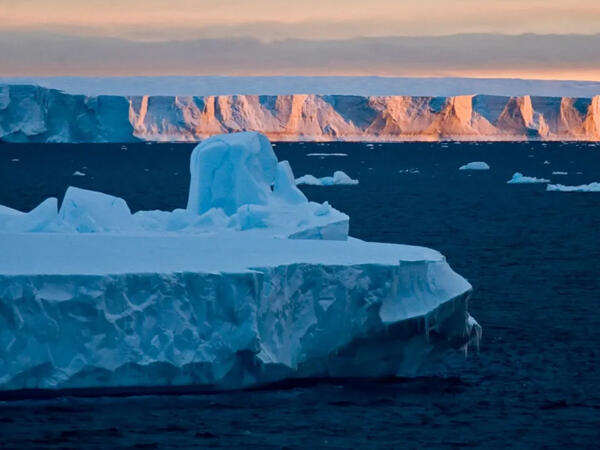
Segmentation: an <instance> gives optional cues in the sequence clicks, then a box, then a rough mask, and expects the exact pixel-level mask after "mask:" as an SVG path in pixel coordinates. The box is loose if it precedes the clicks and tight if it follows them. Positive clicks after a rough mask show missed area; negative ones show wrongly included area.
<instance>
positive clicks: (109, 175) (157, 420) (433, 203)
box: [0, 143, 600, 449]
mask: <svg viewBox="0 0 600 450" xmlns="http://www.w3.org/2000/svg"><path fill="white" fill-rule="evenodd" d="M192 148H193V146H191V145H184V144H179V145H173V144H154V145H146V144H135V145H127V146H126V147H123V148H122V147H121V145H45V146H44V145H8V144H4V145H0V204H4V205H7V206H11V207H14V208H17V209H23V210H27V209H30V208H32V207H34V206H35V205H36V204H38V203H39V202H40V201H41V200H43V199H44V198H46V197H48V196H57V197H59V198H62V195H63V194H64V191H65V188H66V187H67V186H68V185H75V186H79V187H83V188H90V189H96V190H101V191H104V192H107V193H110V194H114V195H119V196H122V197H124V198H125V199H126V200H127V201H128V203H129V205H130V207H131V208H132V209H133V210H138V209H154V208H161V209H173V208H176V207H182V206H184V205H185V203H186V196H187V188H188V183H189V174H188V158H189V154H190V152H191V150H192ZM275 150H276V152H277V154H278V157H279V158H280V159H288V160H289V161H290V163H291V165H292V168H293V170H294V173H295V174H296V176H301V175H304V174H307V173H310V174H313V175H315V176H325V175H331V174H332V173H333V171H334V170H339V169H341V170H344V171H345V172H346V173H348V175H350V176H351V177H352V178H358V179H359V180H360V184H359V185H358V186H334V187H313V186H305V187H302V189H303V191H304V192H305V193H306V194H307V195H308V197H309V198H310V199H312V200H315V201H324V200H328V201H329V202H330V203H331V204H332V205H333V206H335V207H336V208H338V209H340V210H342V211H344V212H346V213H348V214H349V215H350V217H351V223H350V231H351V234H352V235H353V236H356V237H359V238H363V239H367V240H372V241H383V242H396V243H406V244H416V245H424V246H428V247H432V248H435V249H438V250H440V251H441V252H442V253H444V254H445V255H446V257H447V258H448V261H449V262H450V264H451V265H452V267H453V268H454V269H455V270H456V271H457V272H459V273H460V274H462V275H463V276H465V277H466V278H467V279H468V280H469V281H470V282H471V283H472V284H473V286H474V289H475V291H474V294H473V297H472V301H471V305H470V310H471V313H472V315H473V316H474V317H476V318H477V320H478V321H479V323H480V324H481V325H482V326H483V340H482V342H481V351H480V353H479V354H478V355H477V354H473V353H471V354H469V356H468V358H467V359H465V360H462V359H461V360H460V361H459V364H453V365H452V366H451V368H449V370H448V373H447V374H445V375H444V376H440V377H431V378H418V379H412V380H406V379H398V380H394V379H386V380H348V379H347V380H344V379H337V380H330V381H324V380H309V381H306V382H303V383H298V384H284V385H281V386H276V387H272V388H269V389H261V390H250V391H243V392H230V393H224V394H210V395H184V393H178V394H177V395H148V396H137V397H88V398H75V397H57V398H49V399H20V400H11V401H2V402H0V447H1V448H19V449H20V448H29V447H38V448H190V447H208V446H213V447H244V448H359V447H367V448H454V447H480V448H505V447H518V448H561V447H569V448H570V447H579V448H597V447H598V445H599V441H600V193H598V194H596V193H560V192H546V191H545V185H543V184H540V185H537V184H533V185H508V184H506V181H507V180H508V179H509V178H510V177H511V176H512V174H513V173H514V172H517V171H519V172H522V173H524V174H525V175H529V176H536V177H544V178H550V179H552V181H553V182H558V183H562V184H571V185H572V184H583V183H589V182H592V181H600V145H596V146H594V145H589V144H585V143H579V144H576V143H565V144H562V143H548V144H541V143H494V144H484V143H481V144H468V143H461V144H452V143H450V144H445V143H441V144H440V143H431V144H430V143H410V144H381V145H380V144H373V145H365V144H352V143H331V144H309V143H305V144H299V143H278V144H276V147H275ZM315 152H316V153H346V154H347V155H348V156H345V157H344V156H330V157H318V156H317V157H315V156H307V154H308V153H315ZM470 161H486V162H487V163H488V164H489V165H490V166H491V170H489V171H480V172H470V171H459V170H458V167H459V166H461V165H463V164H465V163H467V162H470ZM545 162H547V163H545ZM75 171H80V172H82V173H85V174H86V175H85V176H73V173H74V172H75ZM553 171H562V172H568V175H565V176H560V175H552V172H553ZM0 251H1V249H0Z"/></svg>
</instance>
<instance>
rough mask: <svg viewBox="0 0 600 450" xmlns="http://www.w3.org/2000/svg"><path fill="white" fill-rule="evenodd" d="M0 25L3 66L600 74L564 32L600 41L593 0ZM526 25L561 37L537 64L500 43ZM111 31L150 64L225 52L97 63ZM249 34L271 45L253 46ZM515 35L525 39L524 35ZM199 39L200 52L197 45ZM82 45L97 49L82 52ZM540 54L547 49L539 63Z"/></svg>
mask: <svg viewBox="0 0 600 450" xmlns="http://www.w3.org/2000/svg"><path fill="white" fill-rule="evenodd" d="M0 24H2V25H0V50H1V51H2V52H0V75H20V74H23V75H31V74H38V75H54V74H57V75H65V74H73V75H95V74H97V75H105V74H106V73H113V72H114V73H115V74H121V75H122V74H149V75H150V74H152V75H156V74H167V73H169V74H173V73H179V72H185V73H186V74H190V73H198V74H200V73H202V74H206V73H211V74H258V73H261V74H262V73H264V72H266V73H282V74H290V73H299V72H303V73H310V74H355V73H356V74H358V73H360V74H380V75H407V76H415V75H434V76H436V75H440V76H441V75H459V76H460V75H464V76H503V77H504V76H520V77H530V76H534V77H540V78H577V79H600V70H599V68H600V57H596V56H600V55H596V54H591V55H590V54H589V51H588V52H587V53H586V55H583V56H581V58H580V60H578V59H576V58H575V59H573V55H570V53H572V51H573V48H572V46H573V45H575V43H574V42H571V40H570V39H571V37H569V36H568V34H573V33H575V34H578V35H579V36H578V37H577V39H578V41H577V45H580V44H581V42H583V43H584V44H583V45H584V46H586V45H592V43H593V45H597V41H598V38H597V36H595V35H596V33H599V32H600V2H599V1H597V0H570V1H569V2H567V1H565V0H521V1H517V0H503V1H497V0H455V1H451V0H420V1H417V0H408V1H398V0H369V1H366V0H362V1H357V0H329V1H325V0H320V1H318V0H303V1H301V2H300V1H298V2H288V1H282V0H259V1H247V0H196V1H193V0H170V1H165V0H144V1H139V0H86V1H80V0H52V1H50V0H0ZM469 33H486V34H490V39H491V41H490V46H489V49H488V50H489V51H488V53H487V55H486V52H485V51H486V47H485V46H483V47H482V45H483V44H482V42H481V39H477V43H476V44H471V41H470V40H469V37H468V34H469ZM525 33H534V34H539V35H546V34H558V35H562V37H561V38H560V39H562V40H561V43H560V45H559V46H558V48H556V45H557V44H556V36H549V37H545V38H544V37H540V39H539V40H537V41H536V42H535V46H534V47H532V48H531V52H532V53H534V54H533V55H532V56H534V58H533V59H532V61H531V62H530V63H528V62H527V61H523V62H522V63H520V64H519V59H518V58H517V59H516V60H515V58H512V59H511V58H510V56H511V55H510V51H507V50H510V49H505V48H503V47H502V45H503V44H502V43H503V42H505V41H503V40H502V36H501V35H519V34H525ZM448 35H466V36H465V39H464V40H463V41H464V45H465V46H466V48H464V52H465V56H464V58H463V57H461V56H460V55H458V56H459V60H458V61H457V60H456V59H454V60H448V59H447V58H446V47H445V46H444V45H445V44H444V42H445V40H444V38H443V36H448ZM585 35H589V40H590V41H589V42H590V44H585V42H586V41H585V39H586V38H585ZM57 36H64V39H67V40H68V41H69V46H66V47H65V49H61V48H59V45H58V44H56V42H55V40H56V39H59V38H58V37H57ZM436 36H437V37H438V38H437V39H438V43H437V44H435V43H433V42H429V41H428V43H427V45H426V48H427V49H428V51H429V54H426V53H423V55H421V57H420V58H416V57H415V55H414V42H412V41H406V42H405V41H402V40H392V41H389V38H394V37H406V38H410V37H417V38H418V37H423V38H426V37H436ZM111 38H118V39H124V40H125V42H126V43H127V42H128V43H131V44H136V43H137V44H152V43H154V44H155V46H154V47H152V46H149V47H144V51H145V52H147V56H148V59H149V60H154V61H155V62H156V57H155V56H153V55H154V54H155V55H158V54H160V51H162V50H163V49H162V48H161V49H158V50H157V47H156V45H157V44H159V43H162V44H161V45H163V46H164V45H166V46H169V45H172V43H173V42H174V41H188V42H192V41H194V40H196V42H199V43H200V50H203V49H204V48H211V47H213V48H214V47H216V48H219V47H224V48H226V49H227V54H225V53H223V54H222V58H220V59H219V58H218V57H214V55H213V57H211V58H210V60H205V61H196V64H193V61H192V63H191V62H190V61H189V59H190V58H189V56H190V55H185V54H184V53H181V54H178V55H179V58H180V59H181V61H182V62H181V69H180V70H178V65H179V62H178V61H179V60H178V59H177V58H174V59H172V60H171V61H170V64H171V65H170V66H168V67H167V66H165V65H164V64H161V63H160V61H158V62H157V64H155V65H154V66H152V67H151V68H150V69H151V70H150V69H149V68H146V67H145V65H144V64H142V65H141V66H140V65H137V66H133V65H132V64H133V62H132V61H137V60H138V59H139V58H138V57H136V58H133V59H132V58H131V57H130V56H128V55H127V54H125V53H123V54H122V55H121V56H122V58H121V61H122V64H121V65H115V66H113V64H117V62H118V60H119V58H114V59H115V62H114V63H113V62H111V61H110V58H109V60H107V61H106V64H105V65H104V66H103V67H102V68H99V67H96V66H95V65H94V64H92V62H90V61H89V59H90V58H92V59H93V57H94V55H95V54H94V53H93V52H100V53H97V55H100V54H101V53H102V52H103V51H105V50H106V48H107V47H111V45H114V42H113V41H111ZM235 38H240V42H239V44H235V43H232V42H231V39H235ZM360 38H362V39H363V40H361V45H362V44H365V42H366V41H364V38H377V39H378V40H376V41H372V42H371V45H372V51H374V52H377V53H381V54H380V56H382V57H381V58H380V59H381V61H379V60H377V58H375V59H373V58H371V57H369V58H365V55H364V54H363V53H362V52H361V51H360V48H359V51H354V50H353V49H354V44H353V42H352V41H351V40H352V39H360ZM60 39H62V38H60ZM289 39H299V40H304V41H306V40H310V41H311V42H313V44H301V43H300V44H297V45H292V44H290V42H288V41H287V40H289ZM198 40H201V41H198ZM246 41H247V42H246ZM254 41H258V42H262V43H263V44H264V45H267V46H268V47H266V48H263V47H261V45H263V44H256V45H254V44H252V43H253V42H254ZM332 41H337V43H336V45H337V46H338V47H339V53H338V54H337V55H336V57H337V56H339V57H337V58H334V59H336V61H337V60H340V61H338V62H336V63H335V64H333V63H332V64H329V65H324V64H323V61H322V60H321V59H319V57H318V55H313V54H312V53H311V52H314V53H319V52H320V50H321V49H323V51H325V52H332V51H333V50H332ZM248 42H249V44H248ZM278 42H281V44H278ZM407 42H409V43H408V44H407ZM509 44H510V45H520V43H519V41H518V40H517V41H514V42H513V41H510V42H509ZM202 45H204V47H202ZM236 45H237V47H236ZM365 45H366V44H365ZM407 45H408V47H410V48H408V50H407V48H406V47H407ZM436 45H437V46H436ZM469 45H476V46H477V48H476V51H477V52H479V53H478V54H479V56H480V57H479V59H477V58H471V57H470V56H469V55H468V53H469V48H468V46H469ZM390 46H391V54H392V55H394V57H397V58H400V59H403V58H404V57H405V55H408V56H407V57H408V60H409V62H410V61H412V62H410V63H409V64H401V61H398V60H396V61H393V62H392V63H390V62H389V61H385V58H383V55H384V54H385V52H387V51H389V50H390ZM117 47H123V45H122V46H117ZM124 47H126V48H129V49H130V51H131V52H136V51H137V50H139V48H140V47H135V45H129V44H125V45H124ZM183 47H185V46H183ZM183 47H182V46H180V45H174V44H173V52H174V53H175V54H177V52H178V51H181V52H183V51H185V48H183ZM192 47H194V48H195V49H197V45H196V46H192ZM246 47H252V48H246ZM417 47H418V45H417ZM288 48H291V50H290V51H291V52H292V53H293V52H294V51H300V50H298V48H302V49H303V50H302V51H305V52H309V53H308V56H309V57H307V58H306V59H307V61H306V64H305V65H304V66H303V67H301V68H297V67H295V66H294V64H293V61H292V63H290V61H288V58H286V55H285V54H284V55H281V54H280V53H281V52H283V51H285V50H286V49H288ZM67 50H68V52H67ZM516 50H522V49H516ZM84 51H85V52H92V53H91V54H90V55H85V57H84V55H83V54H82V53H83V52H84ZM253 51H263V52H264V51H266V52H267V53H268V54H269V55H270V56H269V57H268V58H266V60H267V61H266V63H265V62H264V61H263V63H262V64H261V65H260V66H259V65H256V66H253V65H252V64H250V63H248V61H246V62H243V63H242V64H232V63H233V61H229V60H228V58H239V57H240V55H242V57H244V58H246V59H251V58H252V57H256V58H258V59H261V55H256V54H254V53H252V52H253ZM248 52H249V53H248ZM403 52H404V53H403ZM406 52H408V54H407V53H406ZM561 52H566V53H565V55H567V56H569V58H568V60H567V59H565V60H564V61H561V59H560V58H562V53H561ZM200 53H202V51H201V52H200ZM454 53H456V52H454ZM538 53H540V54H542V56H540V57H538V58H537V60H536V58H535V56H536V55H535V54H538ZM553 55H554V56H553ZM138 56H139V55H138ZM486 56H487V57H486ZM575 56H577V55H575ZM186 57H187V59H188V61H185V59H186ZM344 57H345V58H346V59H344ZM428 58H430V60H428ZM433 58H436V59H433ZM454 58H456V54H454ZM503 58H505V59H503ZM507 58H508V59H507ZM556 58H558V60H553V59H556ZM590 58H591V60H590ZM191 59H192V60H193V59H194V57H192V58H191ZM262 59H265V58H262ZM419 59H420V60H421V62H420V63H419V61H417V60H419ZM463 59H464V60H463ZM494 63H496V64H494Z"/></svg>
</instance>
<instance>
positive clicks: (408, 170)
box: [398, 167, 421, 174]
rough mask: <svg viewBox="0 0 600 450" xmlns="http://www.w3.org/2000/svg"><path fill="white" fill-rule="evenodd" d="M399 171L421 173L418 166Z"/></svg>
mask: <svg viewBox="0 0 600 450" xmlns="http://www.w3.org/2000/svg"><path fill="white" fill-rule="evenodd" d="M398 173H412V174H417V173H421V171H420V170H419V169H417V168H416V167H413V168H412V169H402V170H399V171H398Z"/></svg>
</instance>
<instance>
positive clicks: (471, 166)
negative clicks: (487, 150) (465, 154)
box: [458, 161, 490, 170]
mask: <svg viewBox="0 0 600 450" xmlns="http://www.w3.org/2000/svg"><path fill="white" fill-rule="evenodd" d="M458 170H490V166H489V165H488V164H487V163H486V162H483V161H474V162H470V163H467V164H465V165H464V166H460V167H459V168H458Z"/></svg>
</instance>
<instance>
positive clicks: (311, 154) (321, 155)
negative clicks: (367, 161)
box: [306, 153, 348, 158]
mask: <svg viewBox="0 0 600 450" xmlns="http://www.w3.org/2000/svg"><path fill="white" fill-rule="evenodd" d="M306 156H320V157H323V158H324V157H326V156H348V153H307V154H306Z"/></svg>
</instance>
